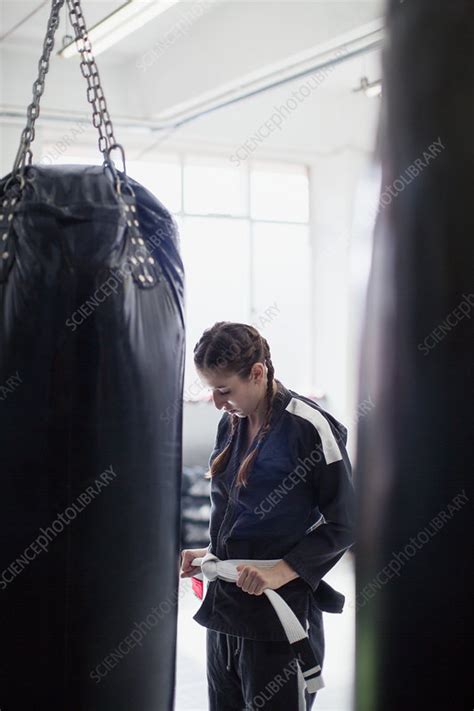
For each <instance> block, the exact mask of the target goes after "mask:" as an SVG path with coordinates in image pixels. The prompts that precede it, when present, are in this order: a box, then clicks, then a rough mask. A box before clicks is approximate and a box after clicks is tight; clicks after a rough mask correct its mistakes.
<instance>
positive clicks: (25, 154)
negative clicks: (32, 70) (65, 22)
mask: <svg viewBox="0 0 474 711" xmlns="http://www.w3.org/2000/svg"><path fill="white" fill-rule="evenodd" d="M63 5H64V0H52V3H51V13H50V16H49V20H48V27H47V30H46V36H45V38H44V42H43V52H42V54H41V57H40V60H39V62H38V78H37V79H36V81H35V83H34V84H33V101H32V102H31V104H30V105H29V106H28V109H27V119H26V126H25V128H24V129H23V131H22V134H21V138H20V147H19V148H18V152H17V154H16V158H15V162H14V164H13V170H12V174H13V175H15V173H16V171H17V170H18V169H20V176H21V182H22V183H23V174H24V171H25V166H26V165H28V164H30V163H31V161H32V158H33V154H32V152H31V150H30V146H31V144H32V142H33V140H34V138H35V121H36V119H37V118H38V116H39V113H40V99H41V96H42V95H43V92H44V80H45V77H46V74H47V72H48V70H49V59H50V56H51V52H52V50H53V47H54V35H55V32H56V30H57V28H58V25H59V12H60V10H61V8H62V6H63Z"/></svg>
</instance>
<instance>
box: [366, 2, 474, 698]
mask: <svg viewBox="0 0 474 711" xmlns="http://www.w3.org/2000/svg"><path fill="white" fill-rule="evenodd" d="M473 37H474V9H473V5H472V2H471V0H453V2H450V3H446V2H444V1H440V0H414V1H413V2H412V1H410V0H408V1H407V2H404V3H400V2H399V1H398V0H391V2H389V4H388V13H387V41H386V48H385V50H384V57H383V66H384V82H383V111H382V126H381V128H382V130H381V160H382V188H381V199H380V212H379V218H378V221H377V226H376V231H375V242H374V260H373V264H372V273H371V279H370V286H369V295H368V308H367V315H366V329H365V331H366V332H365V338H364V339H363V343H364V346H363V353H362V372H361V391H360V397H361V398H364V397H365V396H366V394H367V393H370V395H371V397H372V398H373V400H374V401H375V411H374V412H375V415H376V416H374V417H371V418H364V419H363V420H361V424H360V431H359V441H358V457H357V471H358V474H357V476H358V491H359V507H358V512H359V513H358V522H359V523H358V527H359V531H358V550H357V584H356V590H357V597H356V609H357V620H358V621H357V652H356V666H357V681H356V685H357V689H356V708H357V711H401V710H403V711H419V710H420V709H433V710H434V709H450V710H452V711H461V710H463V709H471V708H472V705H473V697H472V669H471V666H472V641H473V638H472V634H473V600H474V585H473V576H474V561H473V542H472V519H473V516H472V476H473V466H472V461H473V453H474V452H473V429H474V428H473V395H474V387H473V386H474V378H473V361H474V359H473V350H474V328H473V323H474V293H473V291H474V289H473V287H474V209H473V208H474V205H473V199H472V190H473V183H472V176H473V174H474V134H473V127H474V92H473V87H474V51H473V44H472V42H473Z"/></svg>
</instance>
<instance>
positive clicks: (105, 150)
mask: <svg viewBox="0 0 474 711" xmlns="http://www.w3.org/2000/svg"><path fill="white" fill-rule="evenodd" d="M66 2H67V6H68V9H69V18H70V20H71V24H72V26H73V28H74V33H75V36H76V47H77V50H78V52H79V54H80V56H81V65H80V66H81V72H82V75H83V77H84V78H85V79H86V81H87V100H88V102H89V103H90V104H91V105H92V123H93V125H94V126H95V128H97V129H98V131H99V150H100V152H101V153H102V154H103V156H104V160H105V161H106V162H108V160H109V152H110V150H111V148H113V147H115V146H116V145H117V143H116V141H115V136H114V129H113V126H112V121H111V118H110V114H109V111H108V108H107V102H106V100H105V96H104V92H103V90H102V86H101V83H100V76H99V70H98V68H97V64H96V61H95V58H94V55H93V53H92V45H91V42H90V39H89V35H88V32H87V26H86V22H85V19H84V15H83V12H82V8H81V3H80V0H66Z"/></svg>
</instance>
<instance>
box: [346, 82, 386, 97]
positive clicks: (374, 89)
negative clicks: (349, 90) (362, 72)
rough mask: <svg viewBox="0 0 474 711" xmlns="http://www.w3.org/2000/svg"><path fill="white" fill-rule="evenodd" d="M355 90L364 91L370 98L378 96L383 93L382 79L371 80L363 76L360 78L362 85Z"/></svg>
mask: <svg viewBox="0 0 474 711" xmlns="http://www.w3.org/2000/svg"><path fill="white" fill-rule="evenodd" d="M353 91H363V92H364V93H365V95H366V96H368V97H369V98H374V97H376V96H381V94H382V81H381V80H380V79H377V81H372V82H369V80H368V79H367V77H362V79H361V80H360V86H358V87H357V89H353Z"/></svg>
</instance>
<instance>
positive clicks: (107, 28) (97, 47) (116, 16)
mask: <svg viewBox="0 0 474 711" xmlns="http://www.w3.org/2000/svg"><path fill="white" fill-rule="evenodd" d="M178 2H180V0H129V1H128V2H127V3H125V5H122V6H121V7H119V8H118V10H115V11H114V12H112V13H111V14H110V15H107V17H105V18H104V19H103V20H101V21H100V22H98V23H97V24H96V25H94V26H93V27H91V29H90V30H89V32H88V35H89V39H90V41H91V44H92V51H93V53H94V55H95V56H97V55H98V54H100V53H101V52H103V51H104V50H106V49H108V48H109V47H111V46H112V45H114V44H116V43H117V42H120V40H121V39H123V38H124V37H127V36H128V35H130V34H131V33H132V32H135V30H138V29H139V28H140V27H143V25H145V24H146V23H147V22H149V21H150V20H152V19H153V18H155V17H157V16H158V15H161V13H163V12H166V10H168V9H169V8H170V7H172V6H173V5H176V4H177V3H178ZM58 54H59V56H61V57H64V58H65V59H68V58H69V57H73V56H75V55H76V54H77V48H76V42H75V40H74V41H73V42H70V43H69V44H67V45H66V46H65V47H63V48H62V49H61V50H60V51H59V52H58Z"/></svg>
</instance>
